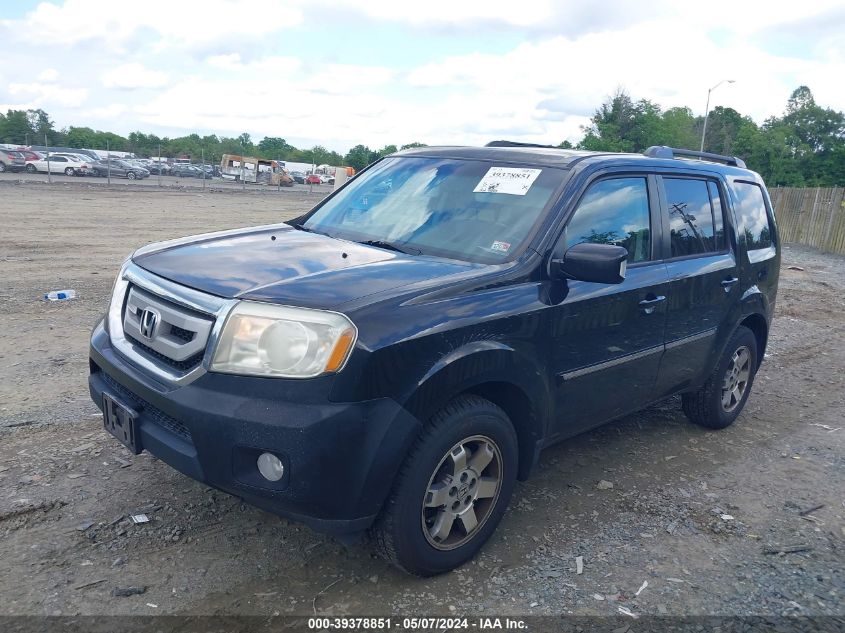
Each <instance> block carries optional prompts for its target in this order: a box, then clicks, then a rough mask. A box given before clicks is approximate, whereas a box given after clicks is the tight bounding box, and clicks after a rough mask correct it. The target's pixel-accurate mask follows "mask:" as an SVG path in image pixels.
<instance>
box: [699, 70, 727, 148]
mask: <svg viewBox="0 0 845 633" xmlns="http://www.w3.org/2000/svg"><path fill="white" fill-rule="evenodd" d="M734 81H735V80H734V79H722V81H720V82H719V83H717V84H716V85H715V86H713V87H712V88H710V90H708V91H707V105H706V106H704V127H703V128H702V130H701V149H700V150H699V151H701V152H703V151H704V135H705V134H706V133H707V115H709V114H710V93H711V92H713V91H714V90H715V89H716V88H718V87H719V86H721V85H722V84H723V83H729V84H732V83H733V82H734Z"/></svg>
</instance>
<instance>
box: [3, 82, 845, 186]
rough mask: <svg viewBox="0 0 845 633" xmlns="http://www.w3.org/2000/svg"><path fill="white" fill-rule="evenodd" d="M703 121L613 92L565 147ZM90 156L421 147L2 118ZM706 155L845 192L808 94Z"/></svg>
mask: <svg viewBox="0 0 845 633" xmlns="http://www.w3.org/2000/svg"><path fill="white" fill-rule="evenodd" d="M703 127H704V117H703V116H700V115H699V116H695V115H693V113H692V110H691V109H690V108H686V107H675V108H669V109H667V110H663V109H662V108H661V107H660V106H659V105H658V104H656V103H654V102H653V101H649V100H648V99H640V100H638V101H635V100H634V99H633V98H632V97H631V96H630V95H629V94H628V93H626V92H625V91H622V90H619V91H617V92H616V93H615V94H614V95H612V96H611V97H609V98H608V99H607V100H606V101H605V102H604V103H602V104H601V106H600V107H599V108H598V109H597V110H596V111H595V114H594V115H593V117H592V118H591V120H590V124H589V125H587V126H585V127H584V128H583V129H582V131H583V134H584V136H583V138H582V139H581V140H580V141H579V142H578V143H576V144H572V143H570V142H568V141H564V142H563V143H561V144H560V145H559V147H562V148H577V149H585V150H595V151H611V152H642V151H643V150H645V149H646V148H647V147H649V146H651V145H668V146H670V147H683V148H687V149H698V148H699V144H700V142H701V132H702V129H703ZM45 135H46V138H47V142H48V143H49V144H50V145H55V146H70V147H79V148H87V149H107V148H108V149H112V150H115V151H125V152H133V153H135V154H136V155H138V156H145V157H149V156H159V155H161V156H171V157H180V156H188V157H191V158H192V159H193V160H199V159H200V157H201V156H204V157H205V159H206V160H207V161H210V162H216V161H217V160H219V159H220V156H221V155H222V154H242V155H246V156H258V157H261V158H267V159H281V160H286V161H291V162H301V163H315V164H317V165H320V164H324V163H327V164H330V165H349V166H351V167H354V168H355V169H356V170H360V169H363V168H364V167H366V166H367V165H369V164H370V163H372V162H373V161H376V160H378V159H379V158H381V157H383V156H386V155H388V154H392V153H393V152H396V151H397V150H398V149H407V148H410V147H424V144H422V143H408V144H406V145H402V146H400V147H397V146H396V145H386V146H385V147H383V148H381V149H371V148H369V147H368V146H366V145H363V144H361V145H356V146H355V147H353V148H352V149H350V150H349V151H348V152H347V153H346V154H345V155H341V154H340V153H338V152H335V151H331V150H329V149H327V148H325V147H323V146H322V145H315V146H314V147H312V148H310V149H301V148H297V147H294V146H293V145H291V144H289V143H288V142H287V141H286V140H285V139H284V138H281V137H275V136H266V137H264V138H263V139H261V140H260V141H258V142H257V143H255V142H254V141H253V140H252V138H251V137H250V135H249V134H247V133H246V132H244V133H243V134H241V135H240V136H237V137H226V136H217V135H215V134H211V135H207V136H200V135H199V134H189V135H187V136H182V137H178V138H168V137H159V136H156V135H155V134H145V133H143V132H132V133H131V134H129V135H128V136H126V137H124V136H121V135H119V134H115V133H113V132H103V131H100V130H94V129H91V128H90V127H76V126H70V127H67V128H61V129H56V127H55V125H54V123H53V121H52V120H51V119H50V117H49V115H48V114H47V113H46V112H44V111H43V110H41V109H36V110H9V111H8V112H7V113H6V114H2V113H0V142H3V143H12V144H26V145H43V144H44V138H45ZM704 149H705V151H708V152H713V153H716V154H727V155H731V156H739V157H741V158H743V159H744V160H745V162H746V163H747V164H748V166H749V167H750V168H751V169H753V170H755V171H757V172H760V174H762V175H763V177H764V178H765V180H766V182H767V183H768V184H769V185H770V186H776V185H782V186H796V187H801V186H835V185H843V184H845V114H843V113H842V112H838V111H836V110H832V109H830V108H824V107H822V106H820V105H818V104H817V103H816V101H815V99H814V98H813V94H812V92H811V91H810V89H809V88H808V87H806V86H800V87H799V88H797V89H796V90H794V91H793V92H792V95H791V96H790V98H789V100H788V101H787V103H786V109H785V110H784V112H783V114H782V115H781V116H773V117H770V118H768V119H766V120H765V121H764V122H763V124H762V125H757V124H756V123H755V122H754V121H753V120H752V119H751V118H750V117H748V116H743V115H742V114H740V113H739V112H737V111H736V110H734V109H733V108H725V107H721V106H718V107H715V108H713V110H712V111H711V112H710V114H709V116H708V118H707V134H706V138H705V142H704Z"/></svg>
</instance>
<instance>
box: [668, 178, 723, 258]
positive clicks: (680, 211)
mask: <svg viewBox="0 0 845 633" xmlns="http://www.w3.org/2000/svg"><path fill="white" fill-rule="evenodd" d="M663 183H664V185H665V187H666V204H667V206H668V209H669V239H670V241H671V243H672V257H685V256H687V255H698V254H699V253H708V252H715V251H716V250H718V249H717V248H716V240H715V234H714V231H713V210H712V208H711V206H710V194H709V193H708V191H707V181H706V180H687V179H684V178H664V179H663Z"/></svg>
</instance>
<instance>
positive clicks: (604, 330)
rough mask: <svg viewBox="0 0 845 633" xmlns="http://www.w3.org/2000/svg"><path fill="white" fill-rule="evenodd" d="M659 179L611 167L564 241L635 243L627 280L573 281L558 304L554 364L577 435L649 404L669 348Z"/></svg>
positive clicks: (562, 422) (562, 404) (562, 428)
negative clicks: (615, 171)
mask: <svg viewBox="0 0 845 633" xmlns="http://www.w3.org/2000/svg"><path fill="white" fill-rule="evenodd" d="M661 231H662V227H661V224H660V220H659V206H658V195H657V189H656V179H655V178H654V177H653V176H648V175H645V174H625V175H618V176H617V175H609V176H606V177H602V178H601V179H599V180H596V181H594V182H593V183H591V184H590V185H589V186H588V188H587V189H586V191H585V193H584V194H583V196H582V197H581V199H580V202H579V203H578V205H577V206H576V209H575V211H574V213H573V215H572V217H571V218H570V220H569V222H568V223H567V226H566V228H565V231H564V234H563V235H562V236H561V238H560V239H561V240H563V241H564V244H563V245H562V246H563V247H564V249H565V248H569V247H571V246H573V245H574V244H578V243H580V242H593V243H603V244H615V245H619V246H624V247H625V248H626V249H628V268H627V274H626V278H625V280H624V281H623V282H622V283H621V284H598V283H590V282H585V281H577V280H575V281H567V282H566V284H565V288H564V289H563V290H562V292H563V293H564V296H563V299H562V300H561V301H560V303H558V304H557V305H556V306H554V307H553V308H552V328H551V329H552V332H551V334H552V346H553V347H552V350H551V359H552V360H551V365H552V368H553V371H554V372H555V375H554V376H553V380H554V383H553V384H555V387H556V398H555V401H556V411H557V415H556V428H555V435H556V436H558V437H566V436H571V435H574V434H576V433H579V432H581V431H584V430H586V429H588V428H591V427H594V426H597V425H599V424H601V423H603V422H606V421H608V420H610V419H612V418H616V417H619V416H621V415H624V414H625V413H629V412H631V411H635V410H637V409H639V408H641V407H642V406H643V405H645V404H648V403H649V402H650V401H651V400H652V398H653V393H654V383H655V379H656V377H657V370H658V367H659V364H660V357H661V355H662V352H663V336H664V334H663V330H664V321H665V309H666V294H667V288H666V267H665V266H664V264H663V262H662V261H661V260H660V255H659V252H660V251H659V244H660V234H661Z"/></svg>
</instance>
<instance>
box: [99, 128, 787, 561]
mask: <svg viewBox="0 0 845 633" xmlns="http://www.w3.org/2000/svg"><path fill="white" fill-rule="evenodd" d="M779 263H780V244H779V241H778V234H777V229H776V225H775V219H774V216H773V215H772V208H771V204H770V201H769V197H768V194H767V192H766V189H765V187H764V185H763V182H762V180H761V179H760V176H758V175H757V174H755V173H754V172H751V171H749V170H747V169H745V165H744V163H743V162H742V161H741V160H739V159H736V158H732V157H724V156H717V155H712V154H702V153H697V152H689V151H682V150H673V149H670V148H667V147H653V148H650V149H649V150H648V151H647V152H645V155H639V154H602V153H587V152H575V151H566V150H560V149H554V148H546V147H538V146H525V145H519V144H515V143H508V142H504V141H498V142H495V143H492V144H491V145H488V146H487V147H483V148H478V147H447V148H423V149H414V150H409V151H404V152H400V153H398V154H394V155H392V156H389V157H387V158H384V159H382V160H380V161H378V162H377V163H375V164H373V165H371V166H370V167H368V168H367V169H366V170H364V171H363V172H361V173H360V174H359V175H358V176H357V177H356V178H354V179H353V180H351V181H350V182H349V183H347V184H346V185H344V186H343V187H342V188H340V189H339V190H338V191H336V192H334V193H332V194H331V195H329V196H328V197H326V198H325V199H324V200H323V201H322V202H320V203H319V204H318V205H317V206H316V207H314V209H312V210H311V211H309V212H308V213H306V214H305V215H302V216H301V217H299V218H296V219H295V220H292V221H290V222H288V223H285V224H277V225H271V226H264V227H255V228H247V229H241V230H235V231H227V232H222V233H213V234H207V235H200V236H194V237H190V238H185V239H180V240H174V241H171V242H163V243H159V244H153V245H149V246H146V247H144V248H141V249H139V250H137V251H135V253H134V254H133V255H132V256H131V257H130V258H129V259H127V260H126V261H125V262H124V264H123V267H122V268H121V270H120V273H119V275H118V278H117V281H116V282H115V287H114V292H113V296H112V299H111V306H110V308H109V311H108V314H107V315H106V317H105V318H104V320H103V321H102V322H101V323H99V324H98V325H97V326H96V327H95V329H94V332H93V335H92V339H91V354H90V356H91V363H90V364H91V375H90V378H89V383H90V391H91V396H92V397H93V399H94V401H95V402H96V403H97V405H98V406H100V407H101V408H102V409H103V411H104V421H105V425H106V428H107V429H108V430H109V431H110V432H111V433H113V434H114V435H115V436H117V438H118V439H119V440H120V441H122V442H123V443H124V444H125V445H126V446H127V447H128V448H129V450H131V451H133V452H135V453H138V452H140V451H141V450H143V449H146V450H148V451H149V452H150V453H152V454H153V455H155V456H156V457H158V458H159V459H161V460H163V461H165V462H167V463H168V464H170V465H171V466H173V467H174V468H176V469H178V470H180V471H181V472H183V473H185V474H186V475H188V476H190V477H193V478H195V479H198V480H200V481H203V482H205V483H207V484H208V485H211V486H214V487H216V488H219V489H221V490H224V491H226V492H229V493H231V494H233V495H237V496H238V497H241V498H243V499H245V500H246V501H248V502H250V503H253V504H255V505H256V506H259V507H261V508H265V509H267V510H269V511H271V512H275V513H277V514H279V515H282V516H285V517H290V518H292V519H295V520H298V521H302V522H303V523H306V524H308V525H309V526H311V527H312V528H314V529H316V530H320V531H324V532H328V533H331V534H334V535H338V536H342V537H345V538H350V537H351V536H353V535H357V534H360V533H362V532H364V531H366V530H371V532H372V533H373V535H374V541H375V543H376V544H377V547H378V548H379V550H380V551H381V552H382V553H383V554H384V555H385V556H386V557H387V558H388V559H390V560H391V561H393V562H394V563H396V564H397V565H399V566H400V567H402V568H403V569H405V570H407V571H409V572H412V573H415V574H420V575H430V574H436V573H440V572H443V571H446V570H449V569H452V568H453V567H455V566H457V565H460V564H461V563H463V562H464V561H466V560H468V559H469V558H470V557H472V556H473V555H474V554H475V553H476V552H477V551H478V549H479V548H480V547H481V546H482V545H483V543H484V542H485V541H486V540H487V538H488V537H489V536H490V534H491V533H492V532H493V531H494V530H495V529H496V525H497V524H498V523H499V520H500V519H501V517H502V514H503V513H504V512H505V509H506V507H507V505H508V501H509V499H510V496H511V492H512V490H513V487H514V481H515V480H516V479H517V478H519V479H524V478H526V477H528V476H529V473H530V472H531V470H532V468H533V467H534V465H535V464H536V463H537V461H538V459H539V455H540V451H541V450H542V449H543V448H544V447H546V446H549V445H550V444H552V443H554V442H557V441H559V440H563V439H566V438H568V437H571V436H573V435H576V434H578V433H582V432H584V431H586V430H588V429H591V428H593V427H596V426H598V425H600V424H603V423H605V422H607V421H609V420H612V419H614V418H618V417H620V416H623V415H625V414H627V413H630V412H632V411H635V410H637V409H640V408H642V407H645V406H646V405H648V404H650V403H653V402H655V401H658V400H661V399H664V398H667V397H668V396H671V395H673V394H681V395H682V400H683V409H684V411H685V413H686V414H687V416H689V418H690V419H691V420H692V421H693V422H696V423H698V424H701V425H703V426H706V427H709V428H722V427H726V426H728V425H729V424H731V423H732V422H733V421H734V420H735V419H736V417H737V416H738V415H739V413H740V411H741V410H742V408H743V406H744V405H745V402H746V400H747V399H748V395H749V392H750V391H751V385H752V383H753V380H754V375H755V372H756V371H757V369H758V367H759V365H760V362H761V361H762V359H763V354H764V351H765V348H766V340H767V336H768V331H769V326H770V323H771V319H772V312H773V310H774V306H775V295H776V291H777V282H778V272H779Z"/></svg>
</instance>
